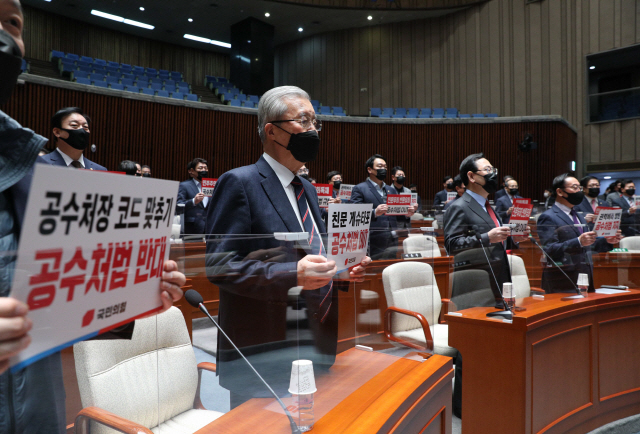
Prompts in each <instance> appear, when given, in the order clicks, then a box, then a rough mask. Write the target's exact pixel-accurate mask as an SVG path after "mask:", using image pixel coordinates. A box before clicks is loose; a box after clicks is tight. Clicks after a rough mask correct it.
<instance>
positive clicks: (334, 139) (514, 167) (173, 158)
mask: <svg viewBox="0 0 640 434" xmlns="http://www.w3.org/2000/svg"><path fill="white" fill-rule="evenodd" d="M114 93H116V91H114ZM66 106H79V107H82V108H84V110H85V111H86V112H87V113H88V114H90V115H91V118H92V120H93V121H92V124H91V136H92V138H91V141H92V143H95V144H96V146H97V152H96V153H95V154H92V153H91V152H89V151H86V155H87V156H88V158H89V159H91V160H95V161H96V162H98V163H100V164H103V165H105V166H106V167H107V168H108V169H110V170H115V169H116V167H117V164H118V162H120V161H121V160H124V159H132V160H135V161H138V162H140V163H141V164H148V165H150V166H151V169H152V174H153V176H154V177H159V178H165V179H172V180H176V181H180V180H184V179H186V178H187V177H188V176H187V170H186V164H187V162H188V161H190V160H191V159H193V158H194V157H203V158H206V159H207V160H208V161H209V171H210V173H211V174H212V175H213V176H219V175H220V174H221V173H223V172H225V171H228V170H230V169H233V168H235V167H239V166H242V165H246V164H251V163H253V162H255V161H256V160H257V159H258V158H259V156H260V155H261V153H262V147H261V144H260V141H259V138H258V134H257V131H256V127H257V116H256V115H253V114H244V113H239V112H229V111H218V110H213V109H212V108H213V107H215V106H213V105H208V104H202V107H203V108H201V109H200V108H192V107H185V106H181V105H174V104H163V103H158V102H148V101H143V100H139V99H132V98H122V97H119V96H107V95H101V94H95V93H88V92H83V91H80V90H77V91H76V90H70V89H64V88H60V87H55V86H50V85H42V84H36V83H30V82H27V83H26V84H25V85H20V86H17V87H16V89H15V91H14V93H13V95H12V97H11V99H10V101H9V103H7V104H6V105H5V106H0V110H3V111H5V112H6V113H8V114H9V115H10V116H12V117H14V118H15V119H16V120H17V121H18V122H20V123H21V124H22V125H24V126H26V127H29V128H31V129H33V130H34V131H36V132H37V133H39V134H41V135H43V136H45V137H49V138H51V137H52V134H51V127H50V119H51V116H52V114H53V113H55V111H56V110H58V109H60V108H61V107H66ZM344 120H346V122H329V121H327V122H325V123H324V126H323V129H322V132H321V133H320V135H321V137H322V148H321V152H320V155H319V157H318V160H317V161H315V162H312V163H310V164H309V168H310V171H311V175H312V176H314V177H316V178H317V179H318V180H319V181H323V180H324V176H325V175H326V173H327V172H328V171H330V170H340V171H342V172H343V173H344V179H345V182H348V183H357V182H361V181H363V180H364V179H365V177H366V171H365V168H364V162H365V161H366V159H367V158H368V157H369V156H370V155H372V154H374V153H381V154H383V155H385V156H386V157H387V158H388V162H389V164H391V165H392V166H394V165H401V166H403V167H404V168H405V170H406V171H407V176H408V181H409V182H416V183H417V184H418V185H419V189H420V193H421V196H422V197H423V198H424V199H426V200H431V199H432V198H433V195H434V194H435V193H436V191H438V190H440V189H441V188H442V187H441V183H442V176H443V175H444V174H445V173H449V174H455V173H456V172H457V170H458V167H459V164H460V161H461V160H462V159H463V158H464V157H465V156H466V155H467V154H470V153H472V152H477V151H480V150H483V151H485V152H486V153H487V155H488V157H489V158H490V160H491V162H492V163H493V164H494V165H495V166H496V167H498V168H499V169H500V173H501V174H507V173H510V174H515V175H518V174H520V175H521V176H519V181H520V186H521V190H522V193H523V194H524V195H525V196H528V197H532V198H534V199H536V198H539V197H541V196H542V191H543V189H544V188H545V187H546V186H547V185H548V184H549V183H550V181H551V179H552V178H553V176H555V175H556V174H557V173H560V172H562V171H566V170H567V168H568V163H569V161H571V160H572V159H573V158H574V150H575V140H576V135H575V133H574V132H573V131H572V130H571V129H570V128H569V127H568V126H567V125H566V124H564V123H563V122H560V121H552V122H508V123H500V122H490V123H473V122H472V123H456V124H453V123H448V124H445V123H438V124H435V123H432V124H425V123H421V124H406V123H405V124H400V123H392V122H388V123H380V124H374V123H357V122H349V121H348V119H344ZM524 132H530V133H533V134H534V135H535V136H536V138H537V140H538V143H539V149H538V150H536V151H533V152H530V153H523V152H520V151H518V150H517V149H516V145H517V143H518V142H519V141H520V140H522V136H523V134H524ZM49 147H51V148H53V144H51V143H50V144H49Z"/></svg>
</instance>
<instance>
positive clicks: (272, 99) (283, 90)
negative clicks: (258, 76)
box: [258, 86, 309, 143]
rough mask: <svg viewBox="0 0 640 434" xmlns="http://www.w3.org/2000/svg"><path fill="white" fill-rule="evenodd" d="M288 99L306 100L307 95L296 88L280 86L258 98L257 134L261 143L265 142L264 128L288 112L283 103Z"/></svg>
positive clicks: (286, 106) (285, 104)
mask: <svg viewBox="0 0 640 434" xmlns="http://www.w3.org/2000/svg"><path fill="white" fill-rule="evenodd" d="M289 98H304V99H307V100H308V99H309V94H308V93H307V92H305V91H304V90H302V89H300V88H299V87H296V86H280V87H274V88H273V89H271V90H268V91H267V92H265V94H264V95H262V97H261V98H260V102H259V103H258V134H259V135H260V140H262V143H264V142H265V141H266V140H267V136H266V134H265V133H264V126H265V125H267V124H268V123H269V122H271V121H275V120H278V119H279V118H280V117H281V116H282V115H284V114H285V113H286V112H287V110H289V106H288V105H287V103H286V102H285V100H286V99H289Z"/></svg>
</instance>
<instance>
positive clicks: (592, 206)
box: [591, 199, 596, 212]
mask: <svg viewBox="0 0 640 434" xmlns="http://www.w3.org/2000/svg"><path fill="white" fill-rule="evenodd" d="M591 208H593V212H596V200H595V199H593V200H591Z"/></svg>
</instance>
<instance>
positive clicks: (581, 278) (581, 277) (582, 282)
mask: <svg viewBox="0 0 640 434" xmlns="http://www.w3.org/2000/svg"><path fill="white" fill-rule="evenodd" d="M578 286H589V275H587V274H586V273H580V274H578Z"/></svg>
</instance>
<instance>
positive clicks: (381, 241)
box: [351, 154, 414, 260]
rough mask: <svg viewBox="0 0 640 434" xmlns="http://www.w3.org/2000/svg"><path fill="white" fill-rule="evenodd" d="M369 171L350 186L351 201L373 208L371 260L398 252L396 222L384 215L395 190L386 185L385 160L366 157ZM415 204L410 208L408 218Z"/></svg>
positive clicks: (390, 257)
mask: <svg viewBox="0 0 640 434" xmlns="http://www.w3.org/2000/svg"><path fill="white" fill-rule="evenodd" d="M365 168H366V169H367V173H368V174H369V178H367V180H366V181H364V182H361V183H360V184H358V185H356V186H355V187H353V191H352V192H351V202H352V203H370V204H371V205H372V207H373V213H372V219H371V230H370V231H369V233H370V236H369V252H370V256H371V258H372V259H374V260H376V259H395V258H396V254H397V251H398V235H397V233H396V230H397V229H398V222H397V219H396V216H387V215H385V213H386V212H387V195H388V194H395V193H396V190H395V189H393V188H391V187H390V186H388V185H387V184H385V182H384V180H385V179H386V177H387V161H386V160H385V159H384V157H383V156H382V155H380V154H375V155H372V156H371V157H369V159H368V160H367V162H366V163H365ZM413 213H414V207H410V208H409V217H411V216H412V215H413Z"/></svg>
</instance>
